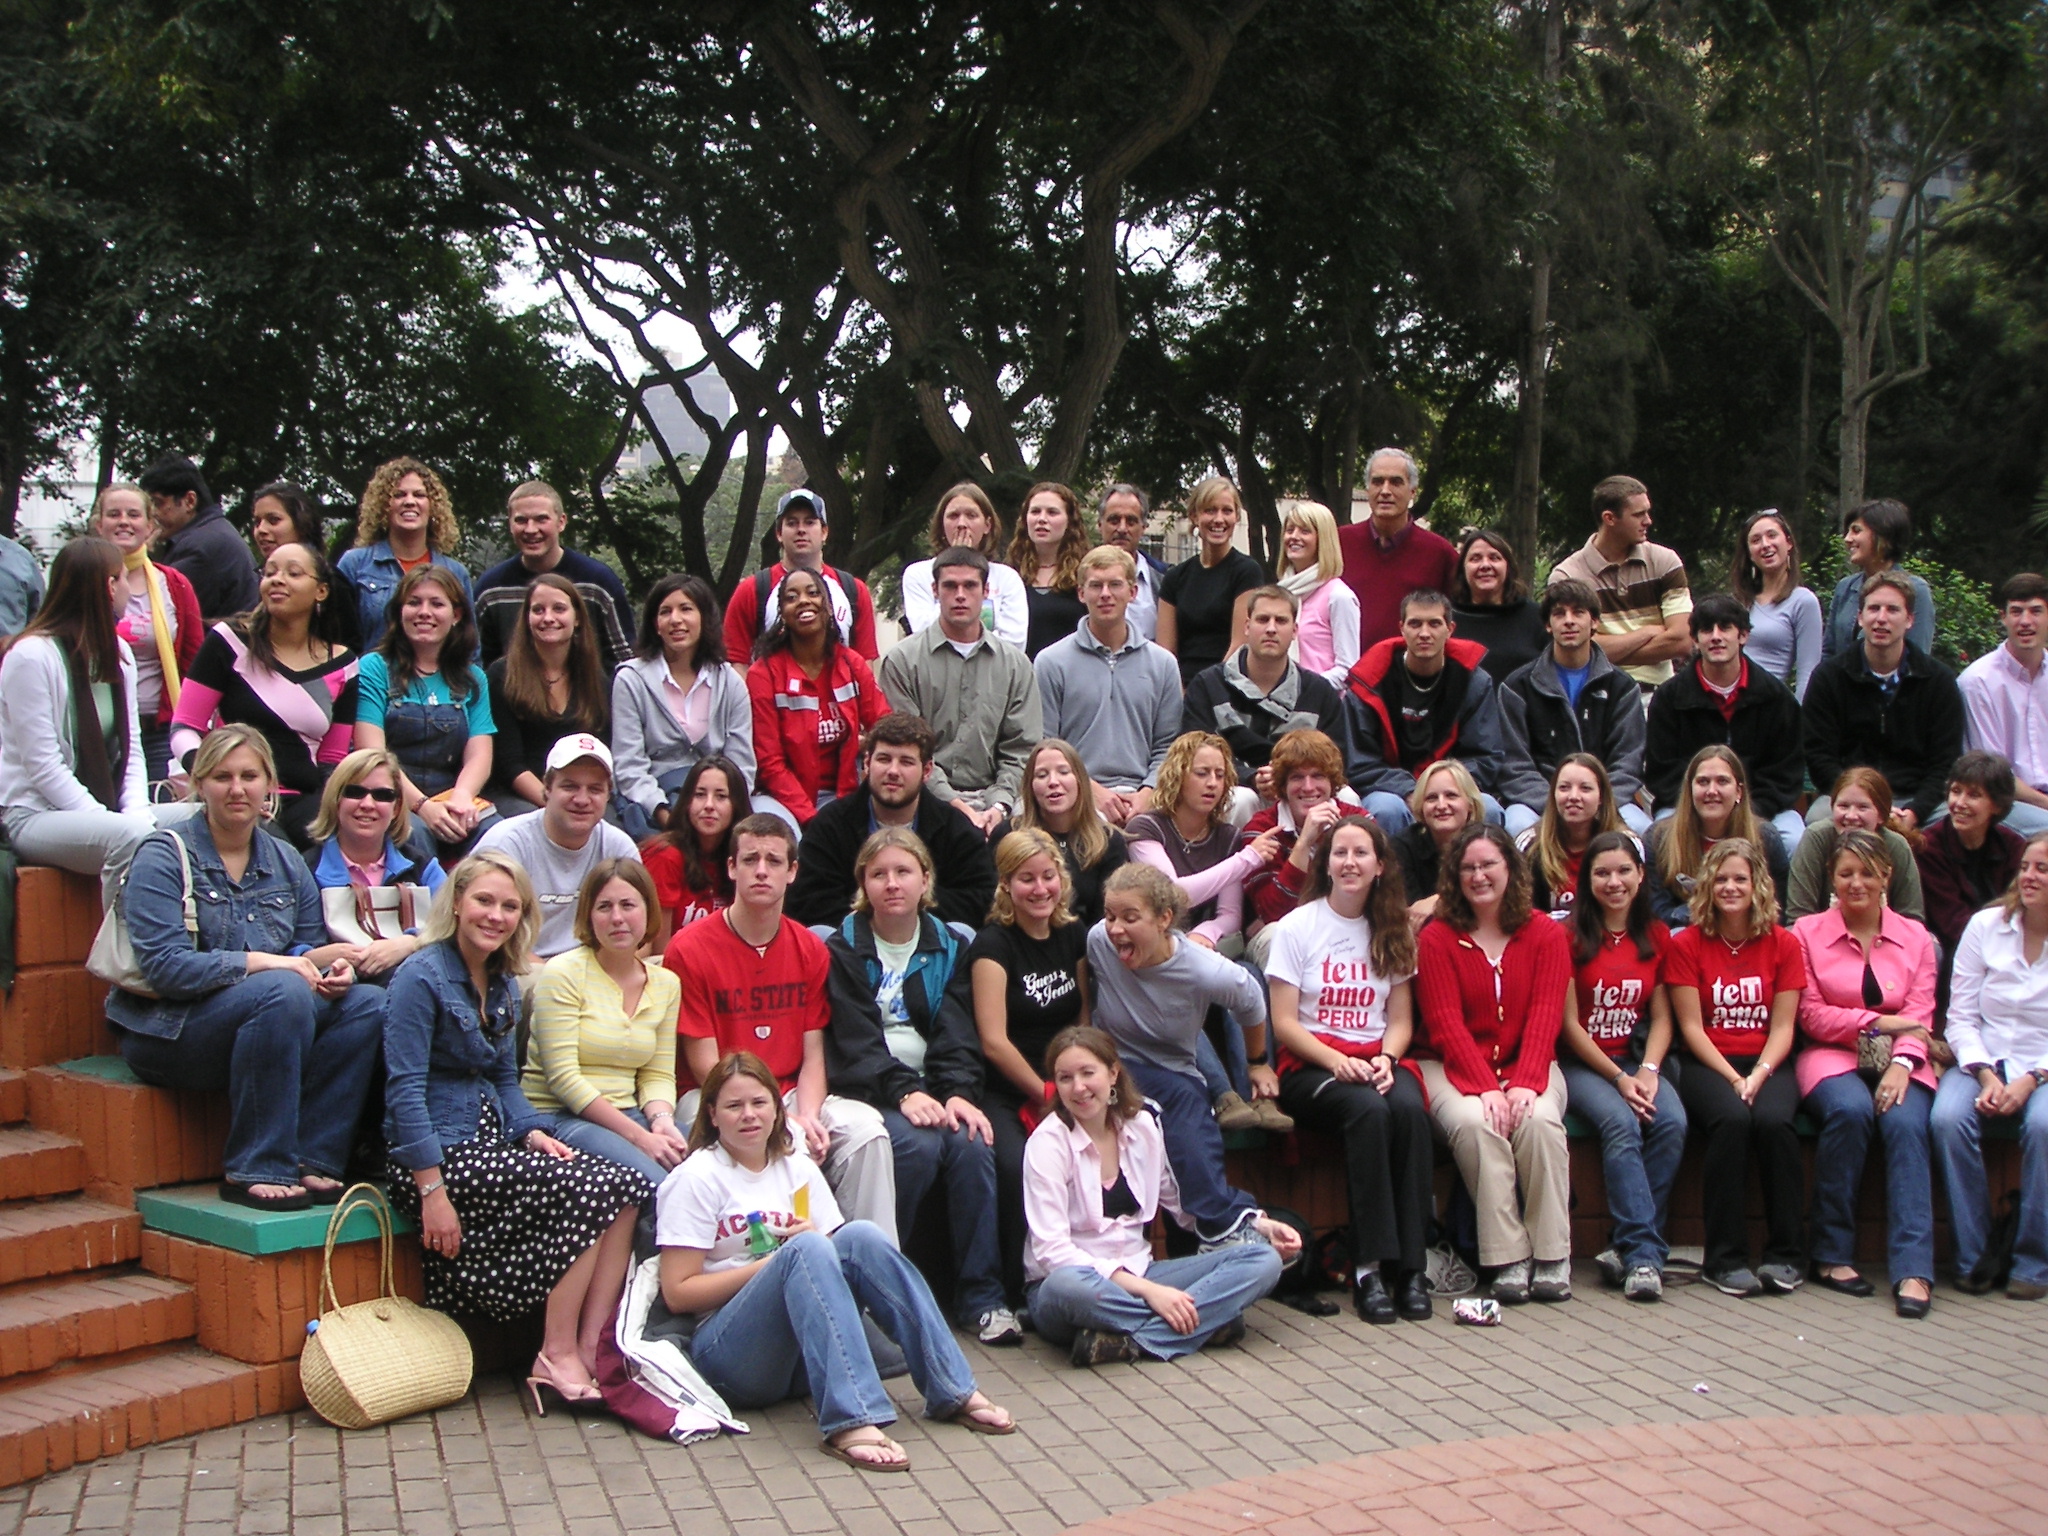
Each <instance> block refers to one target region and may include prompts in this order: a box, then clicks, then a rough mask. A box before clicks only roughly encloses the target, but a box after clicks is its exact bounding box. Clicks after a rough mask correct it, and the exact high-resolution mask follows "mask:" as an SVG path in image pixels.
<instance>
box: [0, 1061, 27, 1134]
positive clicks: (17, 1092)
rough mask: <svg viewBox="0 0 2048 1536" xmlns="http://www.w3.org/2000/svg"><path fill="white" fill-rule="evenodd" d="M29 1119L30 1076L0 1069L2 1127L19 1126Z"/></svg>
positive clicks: (0, 1118)
mask: <svg viewBox="0 0 2048 1536" xmlns="http://www.w3.org/2000/svg"><path fill="white" fill-rule="evenodd" d="M27 1118H28V1074H27V1073H26V1072H17V1071H15V1070H14V1069H13V1068H12V1067H4V1068H0V1125H19V1124H21V1122H22V1121H24V1120H26V1119H27Z"/></svg>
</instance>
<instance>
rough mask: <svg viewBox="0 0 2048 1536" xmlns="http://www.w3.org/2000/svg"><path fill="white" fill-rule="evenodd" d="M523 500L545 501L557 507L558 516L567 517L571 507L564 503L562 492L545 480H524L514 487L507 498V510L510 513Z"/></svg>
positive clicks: (556, 513)
mask: <svg viewBox="0 0 2048 1536" xmlns="http://www.w3.org/2000/svg"><path fill="white" fill-rule="evenodd" d="M522 501H545V502H547V504H548V505H549V506H551V507H553V508H554V509H555V515H556V516H557V517H567V516H568V515H569V509H568V508H567V507H565V506H563V505H562V493H561V492H560V491H558V490H556V489H555V488H554V487H553V486H552V485H549V484H548V483H547V481H545V480H522V481H520V482H519V483H518V484H517V485H515V486H513V487H512V494H511V495H510V496H507V497H506V498H505V511H506V512H507V513H510V512H511V510H512V508H513V506H514V504H515V503H517V502H522Z"/></svg>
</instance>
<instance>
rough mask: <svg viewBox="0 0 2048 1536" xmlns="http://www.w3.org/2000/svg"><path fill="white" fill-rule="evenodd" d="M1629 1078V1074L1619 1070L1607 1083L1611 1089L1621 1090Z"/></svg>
mask: <svg viewBox="0 0 2048 1536" xmlns="http://www.w3.org/2000/svg"><path fill="white" fill-rule="evenodd" d="M1627 1077H1628V1074H1627V1073H1626V1072H1623V1071H1621V1070H1619V1069H1617V1070H1616V1071H1615V1074H1614V1076H1612V1077H1610V1078H1609V1079H1607V1082H1608V1085H1609V1086H1610V1087H1614V1088H1619V1087H1620V1086H1621V1085H1622V1083H1623V1081H1624V1080H1626V1079H1627Z"/></svg>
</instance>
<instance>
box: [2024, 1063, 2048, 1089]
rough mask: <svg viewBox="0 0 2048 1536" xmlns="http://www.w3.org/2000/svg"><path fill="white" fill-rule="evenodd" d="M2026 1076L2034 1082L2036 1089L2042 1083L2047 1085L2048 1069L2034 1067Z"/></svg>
mask: <svg viewBox="0 0 2048 1536" xmlns="http://www.w3.org/2000/svg"><path fill="white" fill-rule="evenodd" d="M2027 1076H2029V1077H2031V1078H2032V1079H2033V1080H2034V1086H2035V1087H2036V1088H2038V1087H2040V1086H2041V1085H2042V1084H2043V1083H2048V1067H2036V1068H2034V1070H2033V1071H2031V1072H2029V1073H2028V1074H2027Z"/></svg>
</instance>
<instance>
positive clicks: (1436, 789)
mask: <svg viewBox="0 0 2048 1536" xmlns="http://www.w3.org/2000/svg"><path fill="white" fill-rule="evenodd" d="M1408 808H1409V810H1410V811H1412V812H1414V814H1415V820H1414V821H1412V822H1410V823H1409V824H1408V826H1407V827H1406V828H1404V829H1403V830H1402V831H1401V832H1399V833H1398V834H1396V835H1395V837H1394V859H1395V861H1396V862H1397V863H1399V864H1400V866H1401V886H1402V889H1404V890H1405V891H1407V893H1408V921H1409V923H1410V924H1411V925H1412V926H1414V927H1415V928H1417V929H1420V928H1421V927H1422V925H1423V924H1424V923H1426V922H1428V921H1429V920H1430V918H1431V917H1433V916H1434V915H1435V914H1436V907H1437V888H1438V886H1439V885H1440V884H1441V881H1442V874H1443V861H1444V857H1445V855H1447V854H1448V853H1449V852H1450V849H1451V844H1453V843H1454V842H1456V841H1457V840H1458V834H1459V833H1461V832H1463V831H1464V830H1465V829H1466V828H1467V827H1476V826H1478V825H1479V823H1480V822H1482V821H1484V820H1485V819H1486V803H1485V801H1483V800H1481V799H1480V797H1479V785H1478V783H1477V782H1476V781H1474V779H1473V777H1472V774H1471V770H1469V769H1468V768H1466V766H1465V765H1464V764H1463V763H1460V762H1457V761H1455V760H1452V761H1449V762H1442V763H1432V764H1431V765H1430V766H1429V767H1427V768H1425V769H1424V770H1423V771H1422V775H1421V777H1420V778H1418V779H1416V781H1415V792H1414V793H1413V794H1411V795H1410V796H1409V797H1408Z"/></svg>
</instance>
